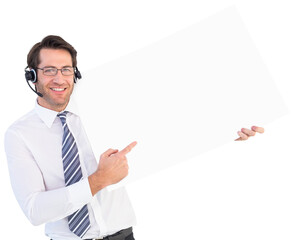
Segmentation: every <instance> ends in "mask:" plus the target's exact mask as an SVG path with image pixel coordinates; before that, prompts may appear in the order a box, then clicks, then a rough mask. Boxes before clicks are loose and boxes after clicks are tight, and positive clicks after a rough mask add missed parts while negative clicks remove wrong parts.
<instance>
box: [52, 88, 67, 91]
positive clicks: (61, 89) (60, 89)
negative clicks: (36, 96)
mask: <svg viewBox="0 0 294 240" xmlns="http://www.w3.org/2000/svg"><path fill="white" fill-rule="evenodd" d="M51 89H52V90H53V91H57V92H61V91H63V90H64V89H65V88H51Z"/></svg>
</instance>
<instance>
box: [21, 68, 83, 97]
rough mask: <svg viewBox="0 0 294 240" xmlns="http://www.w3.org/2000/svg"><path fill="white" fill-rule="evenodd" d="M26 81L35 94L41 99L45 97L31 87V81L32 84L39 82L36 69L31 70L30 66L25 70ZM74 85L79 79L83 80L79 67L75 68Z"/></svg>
mask: <svg viewBox="0 0 294 240" xmlns="http://www.w3.org/2000/svg"><path fill="white" fill-rule="evenodd" d="M24 71H25V79H26V81H27V84H28V85H29V87H30V88H31V89H32V90H33V92H34V93H36V94H37V95H38V96H39V97H43V94H42V93H39V92H37V90H35V89H33V88H32V86H31V85H30V83H29V81H31V82H32V83H36V82H37V81H38V79H37V73H36V71H35V69H33V68H29V66H27V67H26V68H25V69H24ZM74 71H75V72H74V83H76V82H77V79H81V78H82V74H81V73H80V71H79V69H78V67H74Z"/></svg>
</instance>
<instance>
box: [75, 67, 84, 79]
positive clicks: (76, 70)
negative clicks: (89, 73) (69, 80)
mask: <svg viewBox="0 0 294 240" xmlns="http://www.w3.org/2000/svg"><path fill="white" fill-rule="evenodd" d="M81 78H82V74H81V73H80V71H79V69H78V67H75V78H74V83H76V82H77V79H81Z"/></svg>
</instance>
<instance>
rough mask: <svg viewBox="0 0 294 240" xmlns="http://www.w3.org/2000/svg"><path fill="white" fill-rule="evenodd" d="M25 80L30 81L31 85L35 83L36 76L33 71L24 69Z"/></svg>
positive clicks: (27, 68)
mask: <svg viewBox="0 0 294 240" xmlns="http://www.w3.org/2000/svg"><path fill="white" fill-rule="evenodd" d="M25 78H26V80H27V81H31V82H32V83H36V82H37V74H36V71H35V69H33V68H32V69H29V67H26V68H25Z"/></svg>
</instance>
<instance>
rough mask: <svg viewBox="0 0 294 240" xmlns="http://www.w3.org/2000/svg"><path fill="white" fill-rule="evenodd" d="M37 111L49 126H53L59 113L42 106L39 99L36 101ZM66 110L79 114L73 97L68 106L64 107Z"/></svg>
mask: <svg viewBox="0 0 294 240" xmlns="http://www.w3.org/2000/svg"><path fill="white" fill-rule="evenodd" d="M35 111H36V113H37V115H38V116H39V117H40V118H41V120H42V121H43V122H44V123H45V124H46V126H47V127H48V128H51V126H52V124H53V122H54V120H55V119H56V117H57V114H58V113H59V112H56V111H53V110H51V109H48V108H45V107H42V106H40V105H39V103H38V101H37V100H36V103H35ZM64 111H68V112H69V113H71V114H75V115H79V112H78V108H77V105H76V103H75V101H74V99H73V98H72V97H71V99H70V101H69V103H68V104H67V106H66V108H65V109H64Z"/></svg>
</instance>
